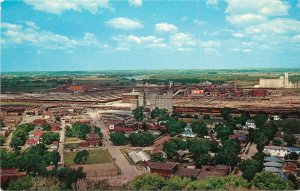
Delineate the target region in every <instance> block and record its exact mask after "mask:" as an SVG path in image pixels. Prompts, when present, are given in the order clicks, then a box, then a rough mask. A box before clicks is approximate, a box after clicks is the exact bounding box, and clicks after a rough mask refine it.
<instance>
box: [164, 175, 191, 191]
mask: <svg viewBox="0 0 300 191" xmlns="http://www.w3.org/2000/svg"><path fill="white" fill-rule="evenodd" d="M190 182H192V179H191V178H187V177H179V176H173V177H171V178H170V179H168V180H167V185H166V186H164V187H163V188H162V190H183V189H184V188H185V187H186V186H187V185H188V184H189V183H190Z"/></svg>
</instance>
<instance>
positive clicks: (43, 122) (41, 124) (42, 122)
mask: <svg viewBox="0 0 300 191" xmlns="http://www.w3.org/2000/svg"><path fill="white" fill-rule="evenodd" d="M33 124H34V125H37V126H43V125H45V124H46V120H45V119H35V120H33Z"/></svg>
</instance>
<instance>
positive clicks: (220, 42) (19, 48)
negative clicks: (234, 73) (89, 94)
mask: <svg viewBox="0 0 300 191" xmlns="http://www.w3.org/2000/svg"><path fill="white" fill-rule="evenodd" d="M0 2H1V70H2V71H61V70H114V69H116V70H121V69H125V70H126V69H223V68H228V69H231V68H274V67H276V68H288V67H293V68H299V67H300V0H298V1H297V0H290V1H287V0H283V1H281V0H250V1H244V0H224V1H223V0H198V1H143V0H129V1H109V0H85V1H83V0H82V1H80V0H45V1H38V0H24V1H21V0H20V1H11V0H4V1H3V0H0Z"/></svg>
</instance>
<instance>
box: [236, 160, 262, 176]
mask: <svg viewBox="0 0 300 191" xmlns="http://www.w3.org/2000/svg"><path fill="white" fill-rule="evenodd" d="M239 168H240V170H241V171H242V176H243V178H245V179H247V180H252V179H253V177H254V176H255V174H256V173H257V172H260V171H261V170H262V162H261V161H258V160H254V159H247V160H244V161H242V162H241V163H240V165H239Z"/></svg>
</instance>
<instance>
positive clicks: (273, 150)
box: [264, 146, 300, 157]
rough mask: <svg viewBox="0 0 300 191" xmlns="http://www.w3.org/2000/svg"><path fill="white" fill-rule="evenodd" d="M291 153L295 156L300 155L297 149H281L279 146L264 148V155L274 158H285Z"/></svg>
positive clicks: (299, 150) (299, 149)
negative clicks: (295, 154)
mask: <svg viewBox="0 0 300 191" xmlns="http://www.w3.org/2000/svg"><path fill="white" fill-rule="evenodd" d="M291 152H295V153H297V154H299V153H300V148H299V147H281V146H265V148H264V153H266V154H268V155H271V156H276V157H285V155H288V154H290V153H291Z"/></svg>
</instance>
